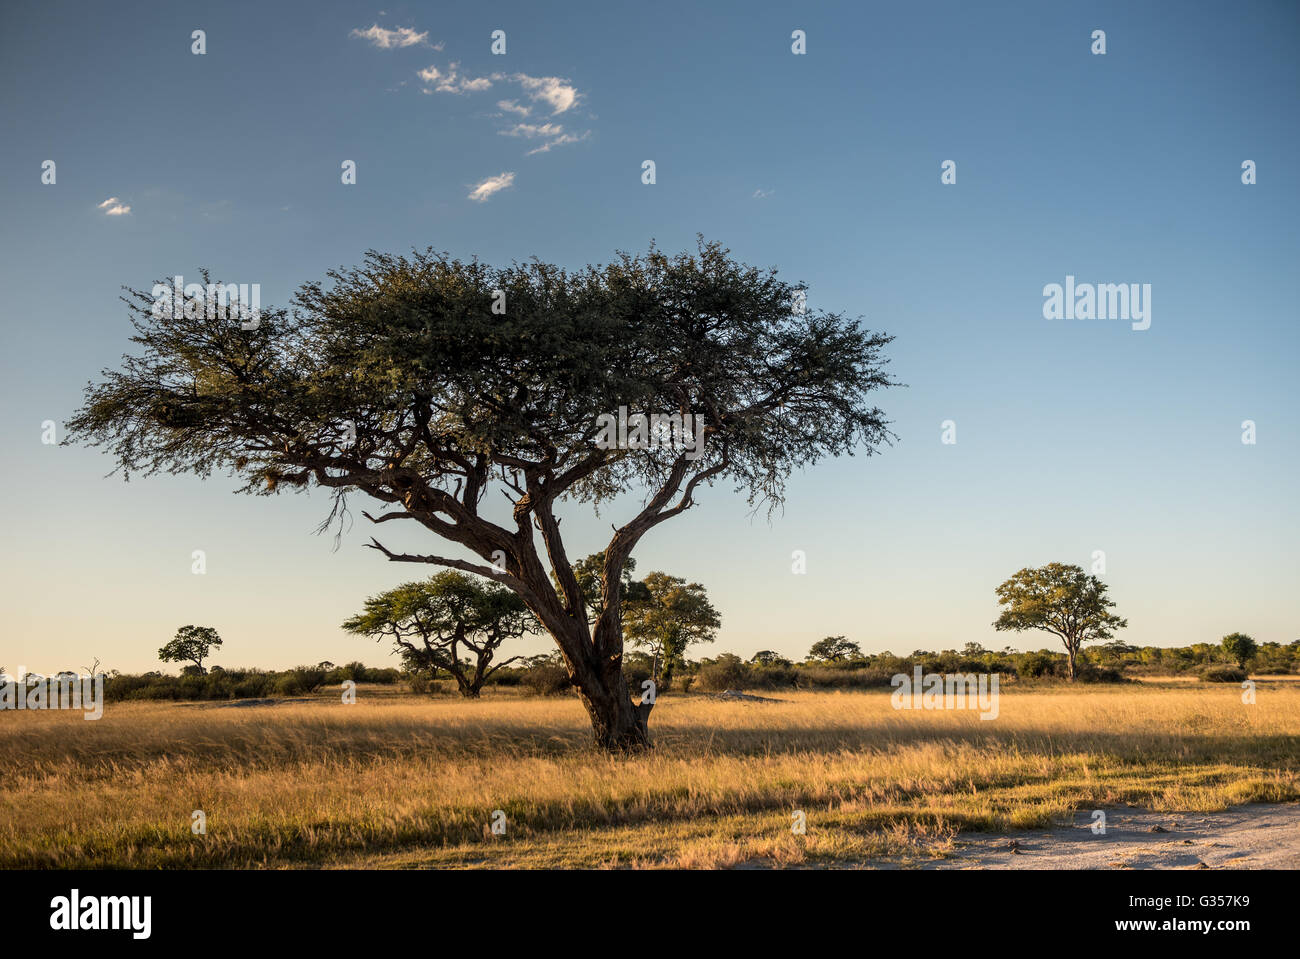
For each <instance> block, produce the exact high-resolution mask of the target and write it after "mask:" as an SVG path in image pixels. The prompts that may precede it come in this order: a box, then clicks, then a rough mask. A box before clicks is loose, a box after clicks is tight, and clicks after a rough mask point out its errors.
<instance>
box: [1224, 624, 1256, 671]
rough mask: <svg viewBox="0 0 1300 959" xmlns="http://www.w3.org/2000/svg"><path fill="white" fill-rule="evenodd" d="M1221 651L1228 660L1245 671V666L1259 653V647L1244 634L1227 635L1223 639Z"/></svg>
mask: <svg viewBox="0 0 1300 959" xmlns="http://www.w3.org/2000/svg"><path fill="white" fill-rule="evenodd" d="M1223 651H1224V652H1225V653H1227V655H1228V658H1229V659H1231V660H1232V661H1233V662H1234V663H1236V664H1237V665H1238V666H1240V667H1241V668H1242V669H1245V668H1246V664H1247V663H1249V662H1250V661H1251V660H1252V659H1254V658H1255V654H1256V653H1258V652H1259V645H1258V644H1257V643H1256V642H1255V641H1254V640H1253V639H1251V638H1250V637H1249V636H1247V635H1246V634H1245V633H1229V634H1228V635H1227V636H1224V637H1223Z"/></svg>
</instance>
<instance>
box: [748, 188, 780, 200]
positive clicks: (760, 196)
mask: <svg viewBox="0 0 1300 959" xmlns="http://www.w3.org/2000/svg"><path fill="white" fill-rule="evenodd" d="M775 192H776V191H775V190H755V191H754V197H753V198H754V199H755V200H766V199H767V198H768V197H770V196H771V195H772V194H773V193H775Z"/></svg>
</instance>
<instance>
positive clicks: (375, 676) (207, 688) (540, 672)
mask: <svg viewBox="0 0 1300 959" xmlns="http://www.w3.org/2000/svg"><path fill="white" fill-rule="evenodd" d="M831 639H833V640H836V641H837V642H828V640H831ZM828 640H822V641H820V642H819V643H818V644H816V645H815V646H814V650H818V649H819V648H820V649H821V650H823V651H826V650H829V651H830V652H831V653H832V655H833V656H834V658H820V659H819V658H816V657H815V656H814V655H812V654H810V655H809V657H807V658H805V659H804V661H802V662H793V661H791V660H789V659H787V658H785V657H782V656H780V655H778V654H776V653H773V652H770V651H763V652H759V653H756V654H755V655H754V656H752V657H750V659H748V660H744V659H741V658H740V657H739V656H736V655H734V654H732V653H723V654H722V655H720V656H717V657H715V658H711V659H710V658H705V659H700V660H687V661H686V662H685V663H684V664H683V666H684V668H682V669H681V670H680V671H679V672H678V674H677V676H676V677H675V678H674V681H673V688H674V689H676V690H678V691H694V692H717V691H721V690H725V689H861V688H869V687H888V686H889V685H890V681H891V680H892V679H893V677H894V676H896V675H898V674H899V673H905V674H908V675H911V674H912V672H913V670H914V669H915V668H916V667H918V666H919V667H920V668H921V671H922V672H923V673H942V674H951V673H1000V674H1002V675H1003V676H1005V677H1007V678H1011V677H1015V679H1017V680H1027V681H1040V682H1052V681H1056V680H1064V679H1065V678H1066V676H1067V666H1066V658H1065V654H1064V653H1058V652H1056V651H1054V650H1050V649H1042V650H1037V651H1034V652H1017V651H1015V650H1012V649H1009V648H1008V649H1004V650H1001V651H993V650H987V649H984V648H983V647H981V646H980V645H979V644H978V643H967V644H966V646H965V647H964V648H963V649H962V650H961V651H960V652H959V651H957V650H951V649H949V650H943V651H941V652H928V651H925V650H916V651H915V652H913V653H911V654H910V655H908V656H896V655H894V654H893V653H890V652H883V653H867V654H863V653H860V652H858V651H857V647H856V644H854V643H851V642H847V641H844V639H843V637H828ZM653 666H654V661H653V660H652V659H651V657H650V656H648V655H646V654H644V653H640V652H630V653H628V654H627V656H626V659H625V667H624V668H625V672H626V675H627V678H628V684H629V688H630V689H631V691H632V694H633V695H639V694H640V692H641V689H642V683H643V682H644V681H645V680H647V679H649V678H650V676H651V670H652V668H653ZM1246 666H1247V669H1248V671H1249V672H1250V673H1253V674H1256V675H1285V674H1290V673H1300V640H1297V641H1296V642H1292V643H1289V644H1287V645H1285V646H1284V645H1282V644H1280V643H1261V644H1259V647H1258V649H1257V650H1256V651H1255V653H1254V655H1253V657H1252V659H1251V660H1250V662H1248V663H1247V664H1246ZM1246 674H1247V672H1246V670H1243V669H1241V668H1240V667H1239V665H1238V664H1237V663H1234V662H1233V660H1232V659H1231V658H1230V657H1229V656H1228V654H1227V653H1226V652H1225V651H1224V648H1223V647H1222V646H1221V645H1219V644H1215V643H1196V644H1194V645H1191V646H1182V647H1178V648H1172V649H1166V648H1161V647H1157V646H1142V647H1137V646H1127V645H1124V644H1123V643H1117V642H1111V643H1107V644H1106V645H1104V646H1096V647H1092V648H1090V649H1085V650H1084V651H1083V653H1082V654H1081V656H1080V663H1079V676H1078V679H1079V681H1081V682H1090V683H1098V682H1101V683H1114V682H1124V681H1125V680H1126V678H1129V677H1135V676H1147V677H1153V676H1180V675H1193V676H1198V677H1199V678H1201V679H1206V680H1209V681H1212V682H1216V681H1217V682H1236V681H1239V680H1241V679H1244V678H1245V677H1246ZM447 678H448V677H447V676H446V674H445V673H442V672H440V673H431V672H429V671H427V670H426V671H424V672H420V673H414V672H411V671H409V670H405V669H397V668H393V667H388V668H375V667H370V666H366V665H364V664H362V663H359V662H353V663H347V664H346V665H343V666H335V665H334V664H333V663H329V662H325V663H319V664H317V665H315V666H295V667H294V668H292V669H285V670H278V671H277V670H264V669H224V668H222V667H221V666H213V667H211V668H210V669H208V670H206V671H205V672H199V671H198V670H197V669H196V668H195V667H193V666H190V667H186V668H185V669H184V670H182V672H181V675H179V676H177V675H165V674H163V673H160V672H148V673H137V674H126V673H117V672H116V671H113V672H110V673H108V674H107V677H106V681H105V684H104V698H105V699H106V700H107V701H109V702H118V701H122V700H230V699H261V698H270V697H276V696H305V695H310V694H312V693H315V692H318V691H320V690H321V689H322V688H324V687H327V686H338V685H340V684H342V683H343V682H345V681H346V680H352V681H353V682H356V683H377V684H381V685H390V686H391V685H394V684H397V683H406V684H408V685H409V687H410V688H411V689H412V690H413V691H415V692H421V693H423V692H445V691H447V689H446V688H445V687H446V686H447V685H448V683H447ZM488 685H490V686H515V687H522V688H525V689H528V690H530V691H531V692H534V693H537V694H539V695H550V694H555V693H561V692H564V691H565V690H567V689H568V677H567V674H566V671H565V669H564V666H563V664H562V663H561V662H560V659H559V654H558V653H548V654H543V655H540V656H532V657H529V658H527V659H524V660H522V661H520V664H519V665H518V666H507V667H505V668H503V669H500V670H498V671H497V672H495V673H493V674H492V676H491V678H490V679H489V681H488ZM659 691H661V692H662V691H664V690H662V689H661V690H659Z"/></svg>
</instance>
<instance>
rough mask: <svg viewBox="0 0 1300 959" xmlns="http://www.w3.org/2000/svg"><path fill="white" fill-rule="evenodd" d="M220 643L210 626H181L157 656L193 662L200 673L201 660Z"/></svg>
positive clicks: (179, 661)
mask: <svg viewBox="0 0 1300 959" xmlns="http://www.w3.org/2000/svg"><path fill="white" fill-rule="evenodd" d="M220 645H221V637H220V636H218V635H217V631H216V630H215V629H213V628H212V627H211V626H182V627H181V628H180V629H178V630H176V635H175V636H174V637H173V638H172V639H171V640H170V641H169V642H168V643H167V645H166V646H164V647H163V648H162V649H160V650H158V658H159V659H161V660H162V661H163V662H164V663H193V664H194V666H195V667H196V668H197V669H198V671H199V672H200V673H201V672H203V660H205V659H207V658H208V655H209V654H210V653H211V652H212V649H213V647H215V646H220ZM95 664H96V665H98V664H99V660H95ZM91 675H92V676H93V675H94V673H91Z"/></svg>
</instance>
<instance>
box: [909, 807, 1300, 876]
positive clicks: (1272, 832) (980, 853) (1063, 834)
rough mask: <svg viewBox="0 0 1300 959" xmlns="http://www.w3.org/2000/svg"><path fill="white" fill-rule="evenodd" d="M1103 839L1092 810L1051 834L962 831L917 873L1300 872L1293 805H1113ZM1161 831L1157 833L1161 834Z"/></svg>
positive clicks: (1299, 827) (1298, 825) (1299, 815)
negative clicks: (1215, 808)
mask: <svg viewBox="0 0 1300 959" xmlns="http://www.w3.org/2000/svg"><path fill="white" fill-rule="evenodd" d="M1103 811H1104V812H1105V813H1106V831H1105V834H1104V835H1102V834H1094V833H1093V831H1092V824H1093V816H1092V811H1091V810H1081V811H1080V812H1078V813H1077V814H1076V815H1075V817H1074V822H1073V823H1072V824H1071V825H1069V826H1063V827H1060V828H1057V829H1051V830H1041V831H1040V830H1030V831H1027V832H1016V833H1006V834H1002V833H999V834H993V833H962V834H960V835H958V837H957V839H956V841H955V843H954V848H953V849H952V851H951V852H950V854H949V857H948V858H947V859H945V860H939V861H933V862H927V863H923V864H921V865H920V867H921V868H922V869H1206V868H1209V869H1300V803H1269V804H1257V805H1249V806H1236V807H1233V808H1231V809H1226V810H1224V811H1223V812H1218V813H1201V812H1195V813H1176V812H1152V811H1150V810H1147V809H1137V808H1129V807H1124V806H1120V807H1118V808H1115V807H1112V808H1108V809H1105V810H1103ZM1161 830H1164V831H1161Z"/></svg>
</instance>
